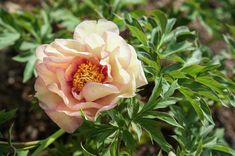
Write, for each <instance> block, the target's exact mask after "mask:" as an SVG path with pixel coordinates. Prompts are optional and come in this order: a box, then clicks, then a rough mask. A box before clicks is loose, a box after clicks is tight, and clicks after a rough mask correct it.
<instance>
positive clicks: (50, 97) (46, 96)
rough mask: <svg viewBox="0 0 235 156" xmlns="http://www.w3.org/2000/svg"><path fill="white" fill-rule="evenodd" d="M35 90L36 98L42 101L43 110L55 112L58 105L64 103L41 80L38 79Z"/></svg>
mask: <svg viewBox="0 0 235 156" xmlns="http://www.w3.org/2000/svg"><path fill="white" fill-rule="evenodd" d="M34 88H35V91H36V94H35V97H37V98H38V99H39V100H40V102H41V106H42V108H43V109H46V110H53V109H55V108H56V107H57V106H58V104H60V103H63V101H62V99H61V98H60V97H59V96H58V95H56V94H55V93H52V92H51V91H49V90H48V89H47V88H46V85H45V83H44V82H43V80H42V79H41V78H37V80H36V82H35V85H34Z"/></svg>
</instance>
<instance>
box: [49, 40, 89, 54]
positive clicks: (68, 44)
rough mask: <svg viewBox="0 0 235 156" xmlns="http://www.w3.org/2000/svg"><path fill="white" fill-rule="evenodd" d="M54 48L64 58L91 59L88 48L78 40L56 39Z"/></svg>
mask: <svg viewBox="0 0 235 156" xmlns="http://www.w3.org/2000/svg"><path fill="white" fill-rule="evenodd" d="M52 46H53V47H54V48H56V50H57V51H59V52H60V53H62V54H63V55H64V56H80V57H90V56H92V54H91V53H89V52H87V48H86V46H85V45H83V43H81V42H79V41H77V40H70V39H56V40H55V41H54V42H53V43H52Z"/></svg>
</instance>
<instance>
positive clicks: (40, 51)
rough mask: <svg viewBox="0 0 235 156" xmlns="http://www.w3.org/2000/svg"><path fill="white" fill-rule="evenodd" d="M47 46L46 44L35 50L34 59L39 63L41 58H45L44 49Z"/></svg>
mask: <svg viewBox="0 0 235 156" xmlns="http://www.w3.org/2000/svg"><path fill="white" fill-rule="evenodd" d="M47 46H48V45H47V44H43V45H40V46H39V47H38V48H37V49H36V57H37V59H38V61H39V62H42V61H43V58H44V57H46V54H45V49H46V47H47Z"/></svg>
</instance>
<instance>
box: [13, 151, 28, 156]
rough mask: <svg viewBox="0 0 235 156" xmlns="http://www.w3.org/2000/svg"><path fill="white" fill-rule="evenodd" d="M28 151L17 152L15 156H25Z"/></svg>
mask: <svg viewBox="0 0 235 156" xmlns="http://www.w3.org/2000/svg"><path fill="white" fill-rule="evenodd" d="M28 153H29V151H28V150H27V151H17V152H16V156H27V155H28Z"/></svg>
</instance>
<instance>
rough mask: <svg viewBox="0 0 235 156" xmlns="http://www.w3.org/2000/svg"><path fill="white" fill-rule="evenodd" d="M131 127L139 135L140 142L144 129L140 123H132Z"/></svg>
mask: <svg viewBox="0 0 235 156" xmlns="http://www.w3.org/2000/svg"><path fill="white" fill-rule="evenodd" d="M131 126H132V128H133V131H134V132H135V133H136V134H137V137H138V140H139V141H140V138H141V136H142V128H141V126H140V125H139V124H138V123H135V122H131Z"/></svg>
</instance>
